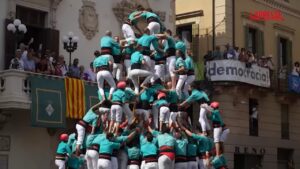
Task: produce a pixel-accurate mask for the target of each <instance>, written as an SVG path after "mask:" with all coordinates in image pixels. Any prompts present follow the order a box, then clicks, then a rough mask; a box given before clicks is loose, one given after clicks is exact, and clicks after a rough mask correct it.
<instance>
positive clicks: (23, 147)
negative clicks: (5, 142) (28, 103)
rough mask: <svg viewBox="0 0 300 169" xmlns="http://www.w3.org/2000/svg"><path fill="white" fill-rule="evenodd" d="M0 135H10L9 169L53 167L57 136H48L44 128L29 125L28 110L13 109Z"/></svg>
mask: <svg viewBox="0 0 300 169" xmlns="http://www.w3.org/2000/svg"><path fill="white" fill-rule="evenodd" d="M0 135H6V136H10V139H11V145H10V151H9V152H0V154H6V155H8V156H9V157H8V159H9V163H8V168H9V169H20V168H26V169H41V168H44V169H50V168H54V153H55V150H56V146H57V145H56V144H57V143H56V142H57V136H49V134H48V133H47V130H46V129H45V128H34V127H31V126H30V111H29V110H27V111H21V110H18V111H14V112H13V113H12V116H11V118H10V119H9V121H8V123H7V124H5V126H4V128H3V129H2V130H0Z"/></svg>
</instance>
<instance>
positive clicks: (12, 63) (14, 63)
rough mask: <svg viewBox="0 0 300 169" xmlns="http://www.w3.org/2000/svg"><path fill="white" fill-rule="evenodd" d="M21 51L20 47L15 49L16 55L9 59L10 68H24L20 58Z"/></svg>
mask: <svg viewBox="0 0 300 169" xmlns="http://www.w3.org/2000/svg"><path fill="white" fill-rule="evenodd" d="M21 55H22V51H21V49H17V50H16V56H15V58H13V59H12V60H11V61H10V66H9V68H10V69H19V70H24V63H23V61H22V60H21Z"/></svg>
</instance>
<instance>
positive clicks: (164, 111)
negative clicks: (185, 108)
mask: <svg viewBox="0 0 300 169" xmlns="http://www.w3.org/2000/svg"><path fill="white" fill-rule="evenodd" d="M169 119H170V109H169V107H166V106H162V107H160V109H159V121H160V122H163V123H166V124H168V123H169Z"/></svg>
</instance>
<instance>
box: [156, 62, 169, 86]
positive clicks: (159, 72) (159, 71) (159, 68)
mask: <svg viewBox="0 0 300 169" xmlns="http://www.w3.org/2000/svg"><path fill="white" fill-rule="evenodd" d="M154 70H155V75H156V76H157V77H158V78H160V80H162V81H163V82H164V81H165V77H166V71H165V65H163V64H160V65H155V67H154ZM155 80H156V79H155Z"/></svg>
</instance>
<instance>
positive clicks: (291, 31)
mask: <svg viewBox="0 0 300 169" xmlns="http://www.w3.org/2000/svg"><path fill="white" fill-rule="evenodd" d="M273 28H275V29H277V30H280V31H283V32H287V33H289V34H292V35H294V34H295V31H296V30H295V29H293V28H290V27H288V26H285V25H281V24H279V23H274V24H273Z"/></svg>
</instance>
